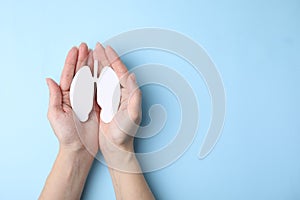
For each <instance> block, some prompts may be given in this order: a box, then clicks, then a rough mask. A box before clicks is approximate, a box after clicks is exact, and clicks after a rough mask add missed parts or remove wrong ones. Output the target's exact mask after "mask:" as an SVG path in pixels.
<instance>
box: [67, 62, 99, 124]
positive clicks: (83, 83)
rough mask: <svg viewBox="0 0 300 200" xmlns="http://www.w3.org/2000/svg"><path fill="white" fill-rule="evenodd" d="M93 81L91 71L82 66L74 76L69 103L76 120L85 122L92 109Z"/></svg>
mask: <svg viewBox="0 0 300 200" xmlns="http://www.w3.org/2000/svg"><path fill="white" fill-rule="evenodd" d="M93 98H94V80H93V76H92V73H91V70H90V68H89V67H88V66H84V67H82V68H80V69H79V70H78V72H77V73H76V74H75V76H74V78H73V81H72V83H71V88H70V101H71V106H72V108H73V111H74V112H75V114H76V116H77V117H78V119H79V120H80V121H82V122H85V121H87V120H88V118H89V114H90V112H91V110H92V108H93Z"/></svg>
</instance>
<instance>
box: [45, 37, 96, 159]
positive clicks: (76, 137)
mask: <svg viewBox="0 0 300 200" xmlns="http://www.w3.org/2000/svg"><path fill="white" fill-rule="evenodd" d="M85 65H88V66H90V67H91V68H92V66H93V52H92V51H91V50H88V47H87V45H86V44H85V43H82V44H81V45H80V46H79V49H78V48H77V47H73V48H72V49H71V50H70V51H69V53H68V55H67V57H66V61H65V65H64V68H63V71H62V74H61V79H60V85H58V84H57V83H56V82H55V81H54V80H52V79H50V78H48V79H46V81H47V84H48V87H49V91H50V100H49V108H48V119H49V121H50V124H51V126H52V129H53V130H54V132H55V135H56V136H57V138H58V140H59V144H60V147H61V148H66V149H71V150H79V149H86V150H88V151H89V152H90V153H92V155H93V156H95V155H96V153H97V152H98V148H99V147H98V130H99V123H98V118H97V116H99V112H100V109H99V107H98V106H97V104H95V103H94V108H93V110H92V112H91V113H90V116H89V119H88V120H87V121H86V122H83V123H82V122H80V121H79V120H77V118H76V117H75V114H74V112H73V110H72V107H71V104H70V86H71V82H72V79H73V77H74V74H75V73H76V72H77V71H78V70H79V69H80V68H81V67H82V66H85Z"/></svg>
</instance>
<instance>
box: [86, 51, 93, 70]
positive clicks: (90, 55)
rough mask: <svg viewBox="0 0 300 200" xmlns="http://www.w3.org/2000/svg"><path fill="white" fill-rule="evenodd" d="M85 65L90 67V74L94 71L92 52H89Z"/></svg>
mask: <svg viewBox="0 0 300 200" xmlns="http://www.w3.org/2000/svg"><path fill="white" fill-rule="evenodd" d="M87 65H88V66H89V67H90V70H91V72H92V71H93V69H94V57H93V50H91V49H90V50H89V55H88V59H87Z"/></svg>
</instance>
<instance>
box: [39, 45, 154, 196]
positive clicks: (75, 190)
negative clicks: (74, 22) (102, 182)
mask: <svg viewBox="0 0 300 200" xmlns="http://www.w3.org/2000/svg"><path fill="white" fill-rule="evenodd" d="M94 60H98V61H99V62H98V65H99V69H98V73H99V72H100V71H101V68H103V67H104V66H111V67H112V68H113V70H114V71H115V72H116V74H117V76H118V78H119V80H120V84H121V100H120V106H119V109H118V112H117V114H116V115H115V117H114V119H113V120H112V121H111V122H110V123H104V122H103V121H102V120H101V119H100V117H99V116H100V112H101V108H99V106H98V105H97V103H96V100H94V107H93V110H92V112H91V113H90V115H89V119H88V121H86V122H84V123H81V122H79V121H78V120H74V113H73V111H72V108H71V104H70V97H69V93H70V85H71V82H72V79H73V77H74V75H75V73H76V72H77V71H78V70H79V69H80V68H81V67H82V66H85V65H88V66H90V68H91V71H92V72H93V65H94V63H93V62H94ZM98 75H99V74H98ZM46 81H47V84H48V87H49V92H50V98H49V99H50V100H49V109H48V119H49V121H50V124H51V126H52V129H53V131H54V133H55V135H56V137H57V138H58V141H59V153H58V155H57V158H56V160H55V163H54V165H53V168H52V170H51V172H50V174H49V176H48V178H47V180H46V183H45V186H44V188H43V191H42V192H41V195H40V198H39V199H58V200H59V199H72V200H73V199H80V197H81V193H82V190H83V187H84V184H85V181H86V177H87V175H88V173H89V170H90V167H91V165H92V162H93V160H94V156H95V155H96V153H97V152H98V151H99V150H100V151H101V152H102V154H103V156H104V158H105V160H106V162H107V164H108V167H109V171H110V175H111V178H112V182H113V186H114V190H115V195H116V199H118V200H120V199H122V200H127V199H130V200H135V199H145V200H148V199H149V200H150V199H154V196H153V194H152V192H151V190H150V189H149V187H148V184H147V182H146V181H145V179H144V176H143V174H142V171H141V169H140V166H139V163H138V161H137V159H136V157H135V154H134V147H133V140H134V135H135V134H136V131H137V130H136V127H137V126H136V124H139V122H140V119H141V92H140V90H139V88H138V86H137V84H136V80H135V76H134V74H130V73H128V71H127V68H126V66H125V65H124V64H123V63H122V62H121V60H120V59H119V57H118V55H117V54H116V52H115V51H114V50H113V49H112V48H111V47H110V46H108V47H106V48H104V47H103V46H102V45H101V44H100V43H97V45H96V47H95V49H94V50H93V51H91V50H89V49H88V47H87V45H86V44H85V43H82V44H81V45H80V46H79V48H77V47H73V48H72V49H71V50H70V51H69V53H68V55H67V57H66V61H65V65H64V68H63V71H62V75H61V79H60V84H59V85H58V84H57V83H56V82H55V81H54V80H52V79H46ZM95 96H96V95H95ZM78 127H79V128H78Z"/></svg>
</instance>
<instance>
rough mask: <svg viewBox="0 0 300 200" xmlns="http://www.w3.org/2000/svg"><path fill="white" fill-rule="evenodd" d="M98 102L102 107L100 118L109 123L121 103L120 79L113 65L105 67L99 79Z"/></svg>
mask: <svg viewBox="0 0 300 200" xmlns="http://www.w3.org/2000/svg"><path fill="white" fill-rule="evenodd" d="M97 103H98V105H99V106H100V107H101V109H102V110H101V114H100V118H101V120H102V121H103V122H105V123H109V122H110V121H111V120H112V119H113V117H114V115H115V114H116V113H117V111H118V107H119V103H120V83H119V79H118V77H117V75H116V73H115V72H114V70H113V69H112V68H111V67H108V66H106V67H104V68H103V69H102V71H101V73H100V77H99V79H98V81H97Z"/></svg>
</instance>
